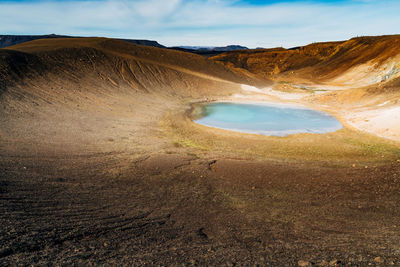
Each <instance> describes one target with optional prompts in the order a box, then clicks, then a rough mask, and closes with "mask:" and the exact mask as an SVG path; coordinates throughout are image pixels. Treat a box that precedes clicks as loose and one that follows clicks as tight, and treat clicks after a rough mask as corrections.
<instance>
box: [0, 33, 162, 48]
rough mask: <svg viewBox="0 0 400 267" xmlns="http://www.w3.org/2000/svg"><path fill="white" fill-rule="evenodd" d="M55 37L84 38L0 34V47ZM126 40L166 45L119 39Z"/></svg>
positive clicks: (156, 44) (140, 42)
mask: <svg viewBox="0 0 400 267" xmlns="http://www.w3.org/2000/svg"><path fill="white" fill-rule="evenodd" d="M54 38H83V37H78V36H67V35H57V34H47V35H0V48H4V47H8V46H12V45H16V44H21V43H25V42H29V41H34V40H39V39H54ZM118 40H122V41H126V42H129V43H132V44H138V45H145V46H153V47H159V48H164V47H165V46H163V45H160V44H159V43H158V42H156V41H150V40H134V39H118Z"/></svg>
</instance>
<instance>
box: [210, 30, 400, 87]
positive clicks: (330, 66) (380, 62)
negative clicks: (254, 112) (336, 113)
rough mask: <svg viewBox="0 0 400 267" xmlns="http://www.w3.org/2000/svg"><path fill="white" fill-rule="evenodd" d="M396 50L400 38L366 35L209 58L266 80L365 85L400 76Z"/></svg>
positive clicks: (234, 52) (229, 53)
mask: <svg viewBox="0 0 400 267" xmlns="http://www.w3.org/2000/svg"><path fill="white" fill-rule="evenodd" d="M399 47H400V35H389V36H373V37H368V36H366V37H357V38H352V39H350V40H348V41H340V42H325V43H313V44H310V45H307V46H302V47H296V48H293V49H284V48H274V49H256V50H245V51H243V50H242V51H232V52H226V53H223V54H220V55H217V56H215V57H212V59H213V60H215V61H218V62H222V63H223V64H225V65H226V66H232V67H235V68H241V69H246V70H248V71H250V72H251V73H254V74H256V75H258V76H259V77H262V78H267V79H270V78H272V79H275V80H282V79H296V78H301V79H308V80H309V81H312V82H319V83H324V82H330V83H332V84H336V85H341V86H343V85H346V86H347V85H351V86H367V85H371V84H376V83H380V82H386V81H388V80H391V79H392V78H396V77H398V76H399V75H398V73H399V72H400V65H399V64H400V50H399Z"/></svg>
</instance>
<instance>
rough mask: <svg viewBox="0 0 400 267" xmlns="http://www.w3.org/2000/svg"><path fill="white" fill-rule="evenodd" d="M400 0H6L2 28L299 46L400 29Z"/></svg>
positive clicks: (0, 3)
mask: <svg viewBox="0 0 400 267" xmlns="http://www.w3.org/2000/svg"><path fill="white" fill-rule="evenodd" d="M399 14H400V1H399V0H286V1H279V0H266V1H261V0H130V1H129V0H73V1H71V0H67V1H61V0H55V1H51V0H6V1H4V0H0V34H27V35H32V34H50V33H55V34H64V35H74V36H104V37H114V38H129V39H149V40H157V41H158V42H159V43H161V44H163V45H166V46H176V45H189V46H225V45H230V44H238V45H244V46H247V47H250V48H256V47H266V48H269V47H279V46H282V47H286V48H290V47H294V46H299V45H305V44H309V43H312V42H322V41H338V40H346V39H349V38H352V37H356V36H364V35H384V34H398V33H400V27H399V25H400V15H399Z"/></svg>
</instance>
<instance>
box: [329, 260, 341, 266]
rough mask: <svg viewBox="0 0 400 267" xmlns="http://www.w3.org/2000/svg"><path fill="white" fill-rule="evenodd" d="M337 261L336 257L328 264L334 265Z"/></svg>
mask: <svg viewBox="0 0 400 267" xmlns="http://www.w3.org/2000/svg"><path fill="white" fill-rule="evenodd" d="M338 263H339V261H338V260H337V259H334V260H331V261H330V262H329V266H336V265H337V264H338Z"/></svg>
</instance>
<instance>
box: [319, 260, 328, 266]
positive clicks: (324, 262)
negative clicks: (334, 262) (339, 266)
mask: <svg viewBox="0 0 400 267" xmlns="http://www.w3.org/2000/svg"><path fill="white" fill-rule="evenodd" d="M328 265H329V263H328V262H327V261H326V260H323V261H321V262H320V263H319V266H322V267H325V266H328Z"/></svg>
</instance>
